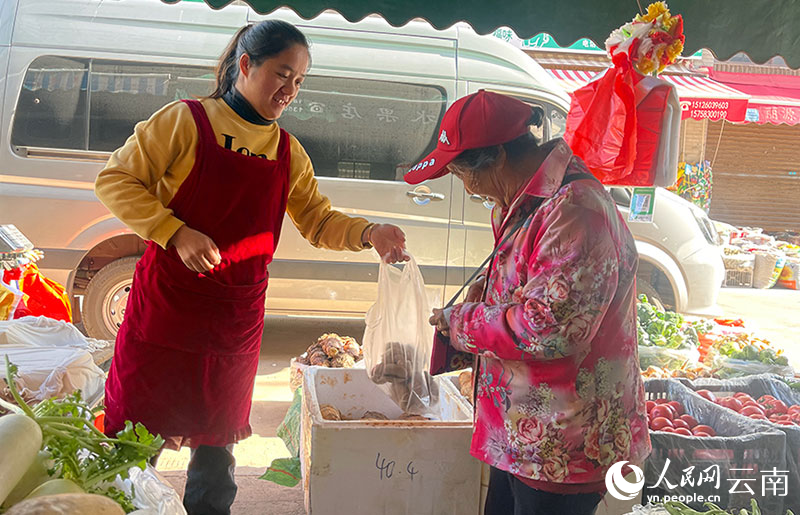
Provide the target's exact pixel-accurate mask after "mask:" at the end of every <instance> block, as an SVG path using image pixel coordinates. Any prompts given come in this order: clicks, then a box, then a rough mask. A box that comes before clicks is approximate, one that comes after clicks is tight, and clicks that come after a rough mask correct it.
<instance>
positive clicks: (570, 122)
mask: <svg viewBox="0 0 800 515" xmlns="http://www.w3.org/2000/svg"><path fill="white" fill-rule="evenodd" d="M635 77H636V72H635V71H634V70H633V69H632V68H631V67H630V64H628V63H626V62H625V61H624V59H623V58H617V59H615V62H614V67H613V68H609V69H607V70H606V71H605V72H604V73H602V74H600V75H599V77H598V78H596V79H595V80H593V81H591V82H589V83H588V84H587V85H585V86H583V87H581V88H578V89H576V90H575V91H574V92H573V93H572V104H571V105H570V109H569V114H568V115H567V132H566V133H565V134H564V139H565V140H566V141H567V143H569V146H570V147H571V148H572V151H573V152H574V153H575V155H577V156H578V157H580V158H582V159H583V160H584V161H585V162H586V165H587V166H588V167H589V169H590V170H591V171H592V173H594V175H595V176H596V177H597V178H598V179H600V181H602V182H604V183H605V182H606V181H616V180H620V179H622V178H624V177H627V176H628V175H630V173H631V172H632V171H633V164H634V160H635V158H636V97H635V94H634V83H633V80H634V78H635Z"/></svg>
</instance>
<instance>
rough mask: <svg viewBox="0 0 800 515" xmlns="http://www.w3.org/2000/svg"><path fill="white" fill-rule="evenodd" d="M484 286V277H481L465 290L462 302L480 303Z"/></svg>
mask: <svg viewBox="0 0 800 515" xmlns="http://www.w3.org/2000/svg"><path fill="white" fill-rule="evenodd" d="M485 285H486V276H485V275H482V276H480V277H478V279H477V280H476V281H475V282H474V283H472V284H471V285H470V286H469V288H467V296H466V297H465V298H464V302H480V301H481V298H482V297H483V288H484V286H485Z"/></svg>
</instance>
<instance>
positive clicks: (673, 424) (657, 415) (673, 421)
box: [646, 399, 717, 436]
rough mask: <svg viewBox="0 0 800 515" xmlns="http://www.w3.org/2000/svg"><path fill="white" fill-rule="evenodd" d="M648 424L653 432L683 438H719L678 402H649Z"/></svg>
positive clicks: (664, 400)
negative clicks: (677, 435)
mask: <svg viewBox="0 0 800 515" xmlns="http://www.w3.org/2000/svg"><path fill="white" fill-rule="evenodd" d="M646 409H647V422H648V425H649V426H650V429H651V430H653V431H663V432H665V433H675V434H679V435H683V436H717V433H716V432H715V431H714V430H713V429H712V428H711V427H709V426H707V425H703V424H699V423H698V422H697V420H696V419H695V418H694V417H693V416H691V415H689V414H687V413H686V411H685V410H684V409H683V405H682V404H681V403H680V402H678V401H670V400H667V399H656V400H654V401H647V403H646Z"/></svg>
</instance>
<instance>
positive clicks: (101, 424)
mask: <svg viewBox="0 0 800 515" xmlns="http://www.w3.org/2000/svg"><path fill="white" fill-rule="evenodd" d="M105 426H106V414H105V412H103V411H101V412H100V413H98V414H97V416H96V417H95V419H94V427H96V428H97V429H98V430H99V431H101V432H102V431H105Z"/></svg>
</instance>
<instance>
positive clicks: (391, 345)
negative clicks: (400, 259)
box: [363, 258, 439, 415]
mask: <svg viewBox="0 0 800 515" xmlns="http://www.w3.org/2000/svg"><path fill="white" fill-rule="evenodd" d="M430 317H431V307H430V302H429V300H428V294H427V292H426V291H425V284H424V282H423V280H422V273H421V272H420V270H419V267H418V266H417V263H416V261H415V260H414V258H411V260H410V261H408V262H407V263H406V264H405V266H404V267H403V269H402V270H400V269H398V268H397V267H395V266H392V265H387V264H386V263H381V265H380V270H379V273H378V299H377V300H376V301H375V304H373V305H372V307H371V308H370V309H369V311H368V312H367V317H366V325H367V328H366V331H365V332H364V339H363V346H364V360H365V362H366V368H367V374H368V375H369V377H370V379H372V381H373V382H374V383H376V384H378V385H381V388H383V389H384V391H386V392H387V393H388V394H389V396H390V397H391V398H392V400H394V402H395V403H397V405H398V406H399V407H400V408H401V409H402V410H403V411H404V412H405V413H407V414H412V415H425V414H426V413H428V414H429V413H431V412H432V411H434V409H435V408H436V406H437V405H438V402H439V388H438V385H437V384H436V383H435V382H434V381H433V378H432V377H431V375H430V373H429V369H428V366H429V365H428V364H429V362H430V356H431V349H432V347H433V333H434V330H433V326H431V325H430V323H428V320H429V319H430Z"/></svg>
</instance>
